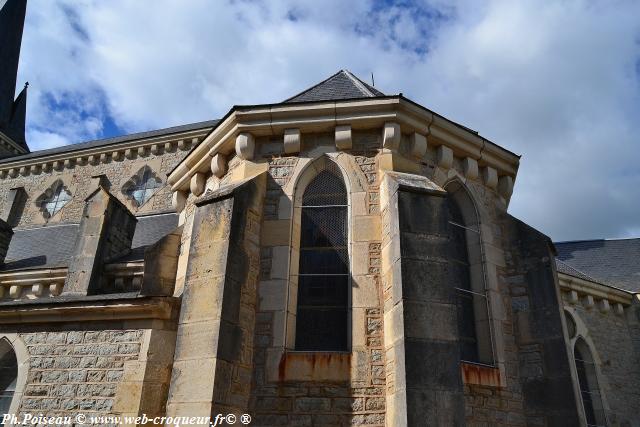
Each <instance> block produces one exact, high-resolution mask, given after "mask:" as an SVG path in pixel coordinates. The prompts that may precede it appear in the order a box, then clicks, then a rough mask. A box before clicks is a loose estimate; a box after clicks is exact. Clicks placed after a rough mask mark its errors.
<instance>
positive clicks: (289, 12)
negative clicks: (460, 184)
mask: <svg viewBox="0 0 640 427" xmlns="http://www.w3.org/2000/svg"><path fill="white" fill-rule="evenodd" d="M639 17H640V2H637V1H616V0H609V1H571V0H565V1H550V0H546V1H544V2H541V1H539V0H535V1H533V0H532V1H527V0H523V1H513V0H512V1H478V0H469V1H465V0H459V1H457V0H456V1H450V2H446V1H441V0H433V1H419V0H413V1H409V2H392V1H369V0H353V1H343V0H323V1H317V0H311V1H288V0H268V1H266V0H265V1H259V0H256V1H245V0H232V1H214V0H110V1H108V2H107V1H101V0H73V1H71V0H28V8H27V19H26V23H25V29H24V36H23V43H22V55H21V62H20V69H19V75H18V82H19V83H18V90H20V89H21V87H22V83H24V82H25V81H29V83H30V86H29V99H28V111H27V121H28V124H27V141H28V143H29V145H30V147H31V148H32V150H37V149H44V148H50V147H55V146H60V145H64V144H69V143H77V142H81V141H85V140H91V139H98V138H103V137H109V136H114V135H121V134H126V133H132V132H137V131H144V130H150V129H158V128H164V127H169V126H173V125H179V124H185V123H192V122H197V121H202V120H210V119H214V118H219V117H222V116H223V115H224V114H225V113H226V112H227V111H228V110H229V109H230V108H231V107H232V106H233V105H241V104H259V103H272V102H278V101H281V100H284V99H286V98H288V97H289V96H292V95H293V94H296V93H298V92H300V91H301V90H303V89H305V88H306V87H308V86H311V85H313V84H315V83H317V82H319V81H321V80H323V79H325V78H326V77H328V76H330V75H331V74H334V73H335V72H336V71H338V70H340V69H348V70H350V71H352V72H353V73H355V74H356V75H358V76H360V77H361V78H362V79H363V80H365V81H370V78H371V74H372V73H373V74H374V76H375V84H376V88H378V89H379V90H381V91H383V92H385V93H387V94H396V93H400V92H402V93H403V94H404V95H405V96H406V97H408V98H410V99H412V100H414V101H416V102H418V103H420V104H422V105H424V106H426V107H428V108H430V109H432V110H434V111H436V112H438V113H440V114H442V115H444V116H445V117H448V118H450V119H452V120H454V121H456V122H458V123H461V124H464V125H465V126H468V127H471V128H473V129H475V130H477V131H479V132H480V134H481V135H483V136H484V137H485V138H487V139H489V140H491V141H493V142H495V143H497V144H498V145H501V146H502V147H504V148H507V149H508V150H510V151H513V152H515V153H517V154H520V155H522V159H521V164H520V170H519V172H518V177H517V180H516V185H515V189H514V195H513V197H512V199H511V205H510V206H509V212H510V213H511V214H512V215H514V216H516V217H518V218H520V219H522V220H524V221H525V222H527V223H528V224H530V225H532V226H534V227H536V228H537V229H539V230H540V231H542V232H544V233H545V234H547V235H549V236H550V237H551V238H552V239H554V240H556V241H561V240H581V239H596V238H627V237H640V215H639V213H640V163H639V160H640V140H639V137H638V135H640V19H639Z"/></svg>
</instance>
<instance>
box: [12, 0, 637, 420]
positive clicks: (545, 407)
mask: <svg viewBox="0 0 640 427" xmlns="http://www.w3.org/2000/svg"><path fill="white" fill-rule="evenodd" d="M0 6H1V9H0V64H2V66H1V67H0V192H1V197H0V214H1V216H0V263H1V264H0V265H1V267H0V409H1V410H0V415H1V414H8V415H7V416H8V418H6V419H5V424H7V425H10V424H16V423H18V422H20V420H24V419H25V417H31V418H30V419H33V418H34V417H40V416H43V417H70V418H71V419H73V420H77V419H78V418H77V417H78V416H79V415H80V416H82V417H116V416H120V417H137V416H140V417H142V416H143V415H144V416H145V417H148V418H146V419H149V418H153V417H172V418H173V419H175V417H201V418H198V419H197V422H196V424H198V425H209V424H208V423H206V422H205V421H204V420H205V419H206V417H211V419H212V420H213V419H215V418H216V416H218V417H222V416H228V414H232V415H234V416H236V417H237V418H236V419H237V420H238V421H237V423H240V420H242V421H248V420H250V421H251V425H255V426H281V425H290V426H334V425H336V426H338V425H342V426H347V425H349V426H350V425H367V426H383V425H385V426H463V425H468V426H587V425H589V426H605V425H606V426H638V425H640V411H638V408H639V407H640V388H639V384H640V326H639V322H640V320H639V319H640V311H639V308H638V307H639V306H640V305H639V299H638V292H640V263H638V259H639V258H640V240H638V239H629V240H606V241H605V240H596V241H594V240H591V241H581V242H562V243H555V244H554V243H552V242H551V241H550V239H549V238H548V237H547V236H545V235H544V234H543V233H542V232H540V231H538V230H535V229H534V228H532V227H531V226H529V225H527V224H525V223H523V222H522V221H520V220H518V219H516V218H514V217H512V216H511V215H510V214H509V213H508V207H509V202H510V199H511V196H512V193H513V191H514V184H515V182H516V178H517V172H518V167H519V164H520V160H521V159H520V156H518V155H516V154H514V153H512V152H510V151H509V150H508V149H506V148H504V147H502V146H500V145H498V144H496V143H494V142H492V141H489V140H487V139H486V138H484V137H483V136H481V135H480V134H479V133H478V132H476V131H473V130H471V129H469V128H467V127H464V126H462V125H460V124H458V123H456V122H454V121H452V120H450V119H448V118H445V117H443V116H441V115H439V114H437V113H436V112H433V111H431V110H429V109H428V108H427V107H425V106H422V105H420V104H418V103H416V102H414V101H412V100H410V99H408V98H406V97H404V96H403V95H390V94H385V93H383V92H382V91H381V90H380V89H379V88H376V87H373V86H372V85H369V84H368V83H366V82H364V81H363V80H361V79H359V78H358V77H357V76H355V75H354V74H352V73H351V72H349V71H346V70H341V71H339V72H337V73H336V74H334V75H332V76H330V77H329V78H327V79H326V80H324V81H322V82H320V83H318V84H316V85H314V86H311V87H310V88H309V89H306V90H304V91H302V92H300V93H299V94H297V95H295V96H293V97H291V98H289V99H287V100H285V101H282V102H276V103H273V104H267V105H248V106H235V107H233V108H232V109H231V110H229V112H228V113H227V114H226V115H224V117H222V118H221V119H219V120H211V121H207V122H201V123H192V124H186V125H183V126H177V127H171V128H166V129H160V130H153V131H149V132H143V133H137V134H132V135H124V136H119V137H114V138H109V139H102V140H97V141H87V142H78V143H75V144H72V145H67V146H62V147H58V148H52V149H48V150H41V151H33V152H32V151H30V149H29V146H28V142H33V141H27V140H26V139H25V111H26V110H25V107H26V102H27V86H26V85H24V89H22V90H21V91H20V92H19V94H18V96H17V97H16V96H15V93H16V85H19V87H22V83H21V82H16V74H17V67H18V60H19V53H20V44H21V38H22V31H23V23H24V18H25V11H26V0H6V1H0ZM40 65H41V66H47V64H40ZM78 72H79V73H80V72H82V71H81V70H78ZM502 143H503V144H505V146H508V144H509V141H502ZM525 160H526V159H525ZM538 197H539V198H540V200H541V202H542V201H543V200H544V197H545V194H544V192H541V193H540V194H538ZM551 214H554V215H558V214H560V213H558V212H550V215H551ZM243 414H247V415H248V416H249V417H250V418H247V417H246V416H245V417H244V418H240V417H241V416H243ZM86 419H87V420H88V421H86V422H87V423H88V424H92V423H93V424H94V425H105V424H109V422H104V420H106V419H110V420H114V419H116V418H86ZM218 419H220V418H218ZM91 420H93V421H91ZM99 420H103V421H99ZM120 420H124V418H121V419H120ZM226 420H227V421H228V420H230V419H229V418H226ZM74 422H76V423H78V422H77V421H74ZM162 423H164V424H170V423H169V422H167V421H164V422H162ZM122 424H127V422H125V421H122ZM129 424H131V422H129ZM76 425H79V424H76ZM184 425H186V424H184Z"/></svg>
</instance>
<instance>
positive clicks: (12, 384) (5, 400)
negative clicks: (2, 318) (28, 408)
mask: <svg viewBox="0 0 640 427" xmlns="http://www.w3.org/2000/svg"><path fill="white" fill-rule="evenodd" d="M17 381H18V359H17V357H16V353H15V351H14V350H13V347H12V346H11V344H10V343H9V342H8V341H7V340H6V339H0V415H4V414H7V413H9V411H10V408H11V402H12V400H13V397H14V394H15V392H16V384H17Z"/></svg>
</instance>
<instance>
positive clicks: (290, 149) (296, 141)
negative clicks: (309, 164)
mask: <svg viewBox="0 0 640 427" xmlns="http://www.w3.org/2000/svg"><path fill="white" fill-rule="evenodd" d="M301 140H302V138H301V136H300V129H285V130H284V152H285V154H293V153H299V152H300V146H301V143H300V142H301Z"/></svg>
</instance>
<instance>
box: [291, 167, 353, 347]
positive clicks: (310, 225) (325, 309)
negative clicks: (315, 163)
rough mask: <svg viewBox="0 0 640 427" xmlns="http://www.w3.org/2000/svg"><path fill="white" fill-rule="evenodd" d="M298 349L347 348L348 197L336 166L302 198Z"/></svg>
mask: <svg viewBox="0 0 640 427" xmlns="http://www.w3.org/2000/svg"><path fill="white" fill-rule="evenodd" d="M302 200H303V202H302V204H303V206H302V214H301V215H302V217H301V233H300V234H301V239H300V266H299V278H298V310H297V320H296V349H297V350H307V351H336V350H346V349H347V331H348V324H347V322H348V310H347V307H348V295H349V294H348V292H349V257H348V249H347V231H348V230H347V192H346V188H345V185H344V182H343V181H342V178H341V175H340V171H339V170H338V169H337V166H335V165H334V164H332V163H329V164H328V165H327V168H326V169H325V170H323V171H322V172H320V173H319V174H318V175H317V176H316V177H315V178H314V179H313V180H312V181H311V183H309V185H308V186H307V188H306V190H305V192H304V195H303V197H302Z"/></svg>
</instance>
